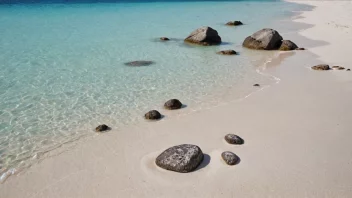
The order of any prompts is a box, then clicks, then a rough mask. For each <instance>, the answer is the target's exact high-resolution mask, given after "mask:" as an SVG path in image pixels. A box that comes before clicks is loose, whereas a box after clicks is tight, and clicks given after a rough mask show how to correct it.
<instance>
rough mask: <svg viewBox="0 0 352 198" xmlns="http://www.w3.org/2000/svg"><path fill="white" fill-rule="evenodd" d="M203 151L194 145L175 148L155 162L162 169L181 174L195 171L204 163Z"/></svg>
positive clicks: (166, 151)
mask: <svg viewBox="0 0 352 198" xmlns="http://www.w3.org/2000/svg"><path fill="white" fill-rule="evenodd" d="M203 158H204V155H203V152H202V150H201V149H200V148H199V147H198V146H196V145H192V144H182V145H178V146H173V147H171V148H168V149H166V150H165V151H164V152H162V153H161V154H160V155H159V156H158V157H157V158H156V160H155V163H156V165H157V166H159V167H160V168H163V169H166V170H171V171H175V172H180V173H188V172H191V171H194V170H195V169H196V168H197V167H198V166H199V165H200V164H201V163H202V161H203Z"/></svg>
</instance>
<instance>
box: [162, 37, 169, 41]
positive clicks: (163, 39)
mask: <svg viewBox="0 0 352 198" xmlns="http://www.w3.org/2000/svg"><path fill="white" fill-rule="evenodd" d="M160 40H162V41H169V40H170V39H169V38H167V37H161V38H160Z"/></svg>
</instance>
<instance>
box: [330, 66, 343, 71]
mask: <svg viewBox="0 0 352 198" xmlns="http://www.w3.org/2000/svg"><path fill="white" fill-rule="evenodd" d="M331 68H332V69H335V70H344V69H345V68H344V67H341V66H332V67H331Z"/></svg>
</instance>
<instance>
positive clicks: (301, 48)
mask: <svg viewBox="0 0 352 198" xmlns="http://www.w3.org/2000/svg"><path fill="white" fill-rule="evenodd" d="M296 50H306V48H304V47H299V48H296Z"/></svg>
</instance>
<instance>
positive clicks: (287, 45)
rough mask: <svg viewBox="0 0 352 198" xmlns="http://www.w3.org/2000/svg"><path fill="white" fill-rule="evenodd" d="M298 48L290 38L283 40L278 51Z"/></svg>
mask: <svg viewBox="0 0 352 198" xmlns="http://www.w3.org/2000/svg"><path fill="white" fill-rule="evenodd" d="M297 48H298V46H297V45H296V44H295V43H294V42H292V41H290V40H283V41H282V44H281V46H280V48H279V50H280V51H290V50H296V49H297Z"/></svg>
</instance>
